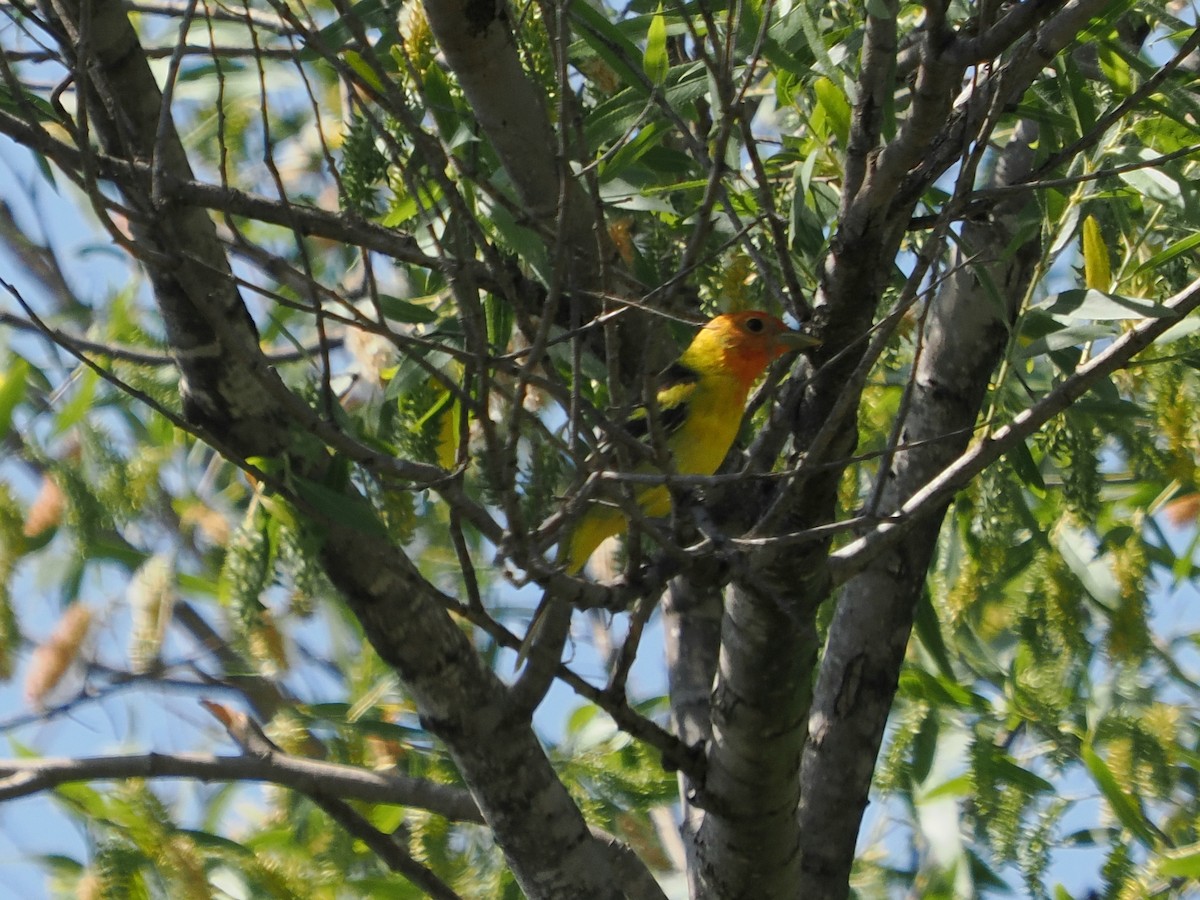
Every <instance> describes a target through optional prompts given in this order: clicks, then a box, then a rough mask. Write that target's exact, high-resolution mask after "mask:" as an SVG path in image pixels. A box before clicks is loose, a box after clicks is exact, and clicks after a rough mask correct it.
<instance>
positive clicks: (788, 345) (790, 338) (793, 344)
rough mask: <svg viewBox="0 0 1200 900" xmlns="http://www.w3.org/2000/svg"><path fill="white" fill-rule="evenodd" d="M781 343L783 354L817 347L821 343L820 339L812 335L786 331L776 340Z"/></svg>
mask: <svg viewBox="0 0 1200 900" xmlns="http://www.w3.org/2000/svg"><path fill="white" fill-rule="evenodd" d="M775 340H776V341H778V342H779V345H780V347H781V348H782V349H781V350H780V352H781V353H787V352H788V351H789V350H803V349H804V348H805V347H817V346H819V345H820V343H821V339H820V338H815V337H813V336H812V335H811V334H805V333H804V332H803V331H784V332H780V334H778V335H777V336H776V338H775Z"/></svg>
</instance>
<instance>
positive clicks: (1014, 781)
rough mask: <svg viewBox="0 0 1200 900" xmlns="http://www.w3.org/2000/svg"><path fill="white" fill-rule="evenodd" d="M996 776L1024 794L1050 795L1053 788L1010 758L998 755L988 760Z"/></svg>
mask: <svg viewBox="0 0 1200 900" xmlns="http://www.w3.org/2000/svg"><path fill="white" fill-rule="evenodd" d="M990 765H992V767H993V769H994V771H995V772H996V774H997V775H998V776H999V777H1000V778H1002V779H1004V780H1005V781H1007V782H1008V783H1009V784H1011V785H1013V786H1014V787H1018V788H1020V789H1021V791H1022V792H1023V793H1026V794H1052V793H1054V791H1055V787H1054V785H1053V784H1051V783H1050V782H1049V781H1047V780H1046V779H1045V778H1042V777H1041V776H1040V775H1035V774H1034V773H1033V772H1030V771H1029V770H1028V769H1026V768H1024V767H1023V766H1019V765H1017V763H1016V762H1015V761H1014V760H1013V759H1012V757H1010V756H1007V755H1003V754H998V755H997V756H995V757H994V758H992V759H991V760H990Z"/></svg>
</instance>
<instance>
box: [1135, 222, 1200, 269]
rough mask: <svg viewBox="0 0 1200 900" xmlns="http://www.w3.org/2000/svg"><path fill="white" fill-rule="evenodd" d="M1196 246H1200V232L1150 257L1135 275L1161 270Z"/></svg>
mask: <svg viewBox="0 0 1200 900" xmlns="http://www.w3.org/2000/svg"><path fill="white" fill-rule="evenodd" d="M1196 246H1200V232H1198V233H1196V234H1189V235H1188V236H1187V237H1185V238H1181V239H1180V240H1178V241H1175V242H1174V243H1173V244H1171V245H1169V246H1168V247H1166V248H1165V249H1163V250H1160V251H1159V252H1158V253H1155V254H1154V255H1153V256H1152V257H1150V258H1149V259H1148V260H1146V261H1145V262H1144V263H1142V264H1141V265H1140V266H1138V267H1137V268H1136V269H1135V270H1134V272H1133V274H1134V275H1140V274H1142V273H1143V272H1147V271H1150V270H1152V269H1153V270H1157V269H1160V268H1162V266H1164V265H1165V264H1166V263H1169V262H1170V261H1171V260H1173V259H1174V258H1175V257H1177V256H1181V255H1182V254H1184V253H1187V252H1189V251H1190V250H1192V249H1193V248H1194V247H1196Z"/></svg>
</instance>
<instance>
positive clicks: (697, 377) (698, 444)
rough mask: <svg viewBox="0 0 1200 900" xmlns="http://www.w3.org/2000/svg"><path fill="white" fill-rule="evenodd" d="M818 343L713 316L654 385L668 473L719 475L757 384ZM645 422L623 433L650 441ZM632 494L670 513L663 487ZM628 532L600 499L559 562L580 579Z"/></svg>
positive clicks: (752, 315) (641, 412) (759, 315)
mask: <svg viewBox="0 0 1200 900" xmlns="http://www.w3.org/2000/svg"><path fill="white" fill-rule="evenodd" d="M819 343H820V341H819V340H817V339H816V338H814V337H812V336H811V335H808V334H805V333H804V332H801V331H793V330H792V329H790V328H788V326H787V325H786V324H784V322H783V321H782V320H780V319H779V318H778V317H776V316H774V315H771V314H770V313H767V312H763V311H762V310H747V311H742V312H731V313H724V314H722V315H719V316H716V317H715V318H713V319H710V320H709V322H708V323H707V324H706V325H705V326H704V327H703V328H701V329H700V331H699V332H697V334H696V336H695V337H694V338H693V339H692V342H691V343H690V344H689V345H688V347H687V349H686V350H684V351H683V353H682V354H681V355H680V356H679V358H678V359H676V360H675V361H674V362H673V363H671V365H669V366H667V368H666V369H664V370H663V372H662V373H661V374H660V375H659V377H658V380H657V382H656V384H655V406H656V407H657V409H656V411H655V414H654V416H653V418H654V419H655V420H656V421H657V425H658V429H656V430H657V431H658V432H659V433H661V434H662V435H663V436H664V437H665V443H666V449H667V451H668V453H669V454H670V468H669V470H668V471H670V472H671V473H673V474H677V475H712V474H713V473H714V472H716V471H717V469H718V468H719V467H720V465H721V463H722V462H723V461H724V460H725V457H726V455H727V454H728V453H729V448H730V447H732V446H733V442H734V440H735V439H736V438H737V434H738V431H739V430H740V428H741V423H742V413H743V411H744V409H745V406H746V399H747V397H748V396H749V394H750V389H751V388H752V387H753V386H754V383H755V382H756V381H757V380H758V379H759V378H760V377H761V376H762V375H763V373H764V372H765V371H766V370H767V367H768V366H769V365H770V364H771V363H772V362H774V361H775V360H776V359H778V358H779V357H781V356H783V355H784V354H786V353H788V352H789V351H791V350H798V349H803V348H805V347H813V346H815V345H817V344H819ZM650 423H651V414H650V413H649V412H648V411H647V410H646V409H645V408H644V407H643V408H640V409H638V410H636V411H635V412H634V413H633V414H632V415H631V416H630V417H629V420H628V421H627V422H626V425H625V430H626V431H627V432H628V433H629V434H630V435H631V436H632V437H635V438H645V439H648V438H649V437H650V434H651V431H652V429H651V427H650ZM634 471H635V472H636V473H638V474H652V473H654V472H657V471H661V468H660V467H659V466H656V465H654V464H653V463H651V462H643V463H641V464H639V465H638V466H637V468H636V469H635V470H634ZM633 496H634V498H635V500H636V502H637V504H638V507H639V508H640V509H641V511H642V513H643V514H644V515H645V516H647V517H650V518H659V517H662V516H666V515H668V514H669V513H670V512H671V492H670V490H669V489H668V488H667V486H666V485H665V484H657V485H643V486H639V487H637V488H636V490H635V491H634V494H633ZM628 528H629V523H628V520H627V517H626V514H625V512H624V511H623V510H622V509H621V508H620V507H619V506H617V505H616V504H615V503H613V502H612V500H611V499H606V498H605V497H604V496H603V495H602V496H600V497H597V498H596V499H595V500H593V501H592V502H591V503H590V504H589V505H588V507H587V509H586V510H585V511H584V513H583V515H582V517H581V518H580V520H579V522H578V523H577V524H576V525H575V527H574V528H573V529H572V531H571V533H570V535H569V536H568V537H567V538H566V539H565V540H563V541H562V542H561V543H560V544H559V549H558V555H557V562H558V564H559V565H561V566H562V567H563V570H564V571H566V572H567V573H568V574H572V575H575V574H578V573H580V572H581V571H582V570H583V568H584V566H585V565H587V562H588V559H589V558H591V556H592V554H593V552H595V550H596V548H597V547H599V546H600V544H601V543H603V542H604V541H605V540H606V539H607V538H610V537H613V536H614V535H618V534H624V533H625V532H626V531H627V530H628ZM546 606H547V598H543V600H542V603H541V604H540V605H539V606H538V609H537V611H536V612H535V613H534V616H533V619H532V620H531V622H530V625H529V629H528V631H527V632H526V637H525V641H524V642H523V643H522V647H521V651H520V652H519V653H518V662H517V664H518V665H520V664H521V663H522V662H523V661H524V658H525V655H526V654H527V653H528V650H529V645H530V644H531V642H532V640H533V639H534V637H535V636H536V632H537V630H538V623H539V622H540V620H541V618H542V616H543V615H544V613H545V610H546Z"/></svg>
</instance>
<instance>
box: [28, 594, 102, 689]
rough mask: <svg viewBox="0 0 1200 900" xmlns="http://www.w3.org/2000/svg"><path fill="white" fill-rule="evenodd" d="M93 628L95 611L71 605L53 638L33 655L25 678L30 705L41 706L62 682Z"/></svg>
mask: <svg viewBox="0 0 1200 900" xmlns="http://www.w3.org/2000/svg"><path fill="white" fill-rule="evenodd" d="M91 625H92V610H91V609H90V608H89V607H88V606H85V605H84V604H82V603H72V604H71V605H70V606H68V607H67V610H66V612H64V613H63V614H62V618H60V619H59V620H58V624H57V625H55V626H54V631H53V632H51V634H50V637H48V638H47V639H46V640H45V642H44V643H42V645H41V646H39V647H38V648H37V649H36V650H35V651H33V658H32V659H31V660H30V662H29V671H28V672H27V673H26V675H25V697H26V699H27V700H28V701H29V702H30V704H32V705H34V706H41V705H42V702H43V701H44V700H45V699H46V695H47V694H49V693H50V692H51V691H52V690H54V688H55V687H56V686H57V685H58V683H59V682H60V681H62V678H63V676H64V675H65V674H66V673H67V670H68V669H69V668H70V667H71V664H72V663H73V662H75V660H76V658H77V657H78V656H79V651H80V649H81V648H82V647H83V642H84V640H85V639H86V638H87V635H88V630H89V629H90V628H91Z"/></svg>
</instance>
